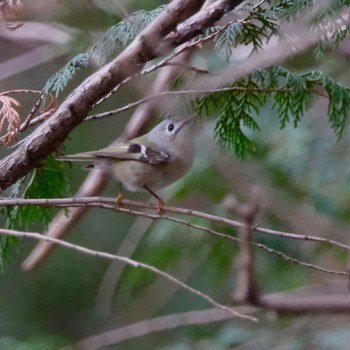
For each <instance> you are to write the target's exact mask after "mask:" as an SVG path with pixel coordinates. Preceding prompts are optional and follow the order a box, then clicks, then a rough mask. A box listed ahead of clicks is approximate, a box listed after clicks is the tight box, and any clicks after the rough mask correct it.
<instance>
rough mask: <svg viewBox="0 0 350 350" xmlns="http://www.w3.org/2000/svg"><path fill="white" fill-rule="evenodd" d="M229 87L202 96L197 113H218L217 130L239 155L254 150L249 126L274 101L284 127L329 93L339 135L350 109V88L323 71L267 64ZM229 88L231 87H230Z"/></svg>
mask: <svg viewBox="0 0 350 350" xmlns="http://www.w3.org/2000/svg"><path fill="white" fill-rule="evenodd" d="M226 88H228V89H227V90H224V91H221V92H215V93H211V94H206V95H203V96H201V97H200V98H199V99H198V100H197V101H196V103H194V105H193V106H194V108H195V110H196V111H197V113H198V114H208V115H212V114H213V110H215V111H216V113H217V118H218V120H217V124H216V128H215V134H216V136H217V138H218V140H219V141H220V142H221V143H222V145H223V146H225V147H232V148H233V150H234V152H235V153H236V155H237V156H238V157H239V158H244V157H246V156H247V155H249V153H251V152H252V151H253V150H254V146H253V144H252V142H251V141H250V140H249V138H248V137H247V135H246V134H247V132H246V131H247V130H248V129H250V130H253V131H256V130H259V125H258V115H259V111H260V110H261V108H262V107H263V106H264V105H265V104H266V103H267V102H270V103H271V102H272V108H273V110H274V111H275V112H277V113H276V114H277V116H278V117H279V120H280V126H281V128H284V127H285V126H286V125H287V124H288V123H293V125H294V126H295V127H297V126H298V123H299V121H300V120H301V118H302V117H303V115H304V114H305V112H306V110H307V108H308V107H309V106H310V105H311V102H312V100H313V99H314V98H315V97H319V96H320V94H321V95H322V96H326V97H328V119H329V122H330V125H331V127H332V128H333V130H334V132H335V135H336V137H337V138H339V137H340V136H341V135H342V133H343V130H344V127H345V125H346V122H347V118H348V115H349V112H350V89H349V88H346V87H343V86H341V85H340V84H338V83H337V82H336V81H334V80H333V79H332V78H331V77H329V76H327V75H326V74H324V73H323V72H321V71H310V72H308V73H304V74H300V75H299V74H296V73H293V72H291V71H288V70H287V69H285V68H282V67H278V66H272V67H267V68H264V69H261V70H258V71H257V72H255V73H253V74H251V75H249V76H247V77H245V78H243V79H241V80H240V81H238V82H235V83H234V84H230V85H228V86H226ZM229 89H232V91H230V90H229Z"/></svg>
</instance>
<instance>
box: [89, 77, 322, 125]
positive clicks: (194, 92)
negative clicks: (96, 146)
mask: <svg viewBox="0 0 350 350" xmlns="http://www.w3.org/2000/svg"><path fill="white" fill-rule="evenodd" d="M220 74H222V73H220ZM291 90H292V89H290V88H245V87H240V86H232V87H224V88H216V89H201V90H177V91H164V92H160V93H158V94H155V95H152V96H147V97H145V98H142V99H140V100H138V101H135V102H131V103H129V104H127V105H126V106H123V107H120V108H116V109H113V110H111V111H108V112H102V113H97V114H93V115H90V116H88V117H86V118H85V119H84V121H85V122H87V121H93V120H97V119H102V118H107V117H110V116H112V115H116V114H119V113H122V112H125V111H127V110H129V109H131V108H134V107H137V106H139V105H141V104H143V103H146V102H149V101H151V100H153V99H157V98H159V97H164V96H179V95H200V94H215V93H218V92H226V91H238V92H261V93H273V92H286V93H287V92H290V91H291ZM308 91H311V92H314V93H315V94H318V95H320V96H322V97H325V98H328V96H327V95H326V94H324V93H322V92H321V91H317V90H315V89H308Z"/></svg>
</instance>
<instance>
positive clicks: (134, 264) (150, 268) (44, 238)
mask: <svg viewBox="0 0 350 350" xmlns="http://www.w3.org/2000/svg"><path fill="white" fill-rule="evenodd" d="M0 234H2V235H7V236H12V237H20V238H31V239H35V240H40V241H46V242H51V243H54V244H57V245H60V246H62V247H65V248H68V249H72V250H74V251H77V252H79V253H83V254H86V255H90V256H94V257H99V258H103V259H108V260H117V261H119V262H122V263H124V264H127V265H129V266H132V267H134V268H143V269H145V270H148V271H151V272H153V273H155V274H157V275H160V276H162V277H164V278H165V279H167V280H169V281H171V282H173V283H175V284H176V285H178V286H180V287H181V288H183V289H185V290H187V291H188V292H190V293H192V294H194V295H197V296H199V297H201V298H202V299H204V300H206V301H207V302H208V303H209V304H211V305H213V306H215V307H217V308H219V309H221V310H225V311H228V312H230V313H231V314H232V315H233V316H235V317H240V318H243V319H247V320H250V321H254V322H257V321H258V320H257V319H256V318H255V317H252V316H248V315H243V314H240V313H239V312H236V311H235V310H233V309H232V308H229V307H227V306H224V305H222V304H220V303H218V302H217V301H215V300H214V299H213V298H211V297H210V296H209V295H207V294H205V293H202V292H200V291H199V290H197V289H195V288H192V287H191V286H189V285H187V284H186V283H184V282H182V281H180V280H178V279H177V278H175V277H173V276H171V275H169V274H168V273H166V272H164V271H162V270H159V269H157V268H156V267H154V266H152V265H149V264H145V263H142V262H139V261H136V260H133V259H130V258H127V257H123V256H119V255H113V254H109V253H105V252H102V251H98V250H93V249H89V248H86V247H82V246H79V245H77V244H72V243H69V242H66V241H63V240H60V239H56V238H51V237H47V236H43V235H41V234H39V233H35V232H22V231H15V230H8V229H1V228H0Z"/></svg>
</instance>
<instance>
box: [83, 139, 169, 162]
mask: <svg viewBox="0 0 350 350" xmlns="http://www.w3.org/2000/svg"><path fill="white" fill-rule="evenodd" d="M83 154H86V155H87V156H88V157H89V158H90V157H93V158H101V159H120V160H136V161H139V162H143V163H148V164H163V163H166V162H167V161H168V160H169V158H170V156H169V155H168V154H167V153H165V152H163V151H160V150H156V149H155V148H154V147H146V146H144V145H141V144H139V143H133V142H127V143H122V144H118V145H116V146H110V147H107V148H103V149H101V150H98V151H92V152H86V153H83ZM90 159H91V158H90Z"/></svg>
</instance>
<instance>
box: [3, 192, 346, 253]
mask: <svg viewBox="0 0 350 350" xmlns="http://www.w3.org/2000/svg"><path fill="white" fill-rule="evenodd" d="M121 204H122V205H123V207H120V208H116V207H115V199H114V198H107V197H81V198H79V197H75V198H56V199H54V198H53V199H21V198H10V199H8V198H1V199H0V207H4V206H26V205H41V206H48V207H50V206H52V207H79V206H96V207H104V205H109V206H108V208H114V210H117V211H122V212H126V213H130V212H131V210H130V209H128V208H125V206H131V207H137V208H147V209H153V210H155V211H156V209H157V206H156V205H153V204H149V203H144V202H139V201H134V200H128V199H123V200H122V202H121ZM164 212H169V213H178V214H184V215H189V216H194V217H199V218H203V219H207V220H210V221H214V222H217V223H220V224H223V225H229V226H231V227H236V228H241V227H244V224H243V223H241V222H239V221H235V220H232V219H227V218H224V217H221V216H217V215H213V214H208V213H205V212H200V211H197V210H192V209H185V208H179V207H172V206H164ZM140 213H142V215H143V216H146V215H150V216H147V217H150V218H152V219H156V218H160V219H161V218H162V217H163V215H162V214H156V213H154V214H147V213H145V212H140ZM253 231H254V232H260V233H264V234H268V235H271V236H276V237H282V238H288V239H294V240H301V241H310V242H318V243H323V244H330V245H334V246H337V247H339V248H343V249H346V250H350V246H349V245H347V244H344V243H341V242H338V241H335V240H332V239H328V238H322V237H317V236H313V235H305V234H299V233H289V232H283V231H276V230H272V229H269V228H264V227H259V226H254V227H253Z"/></svg>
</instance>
